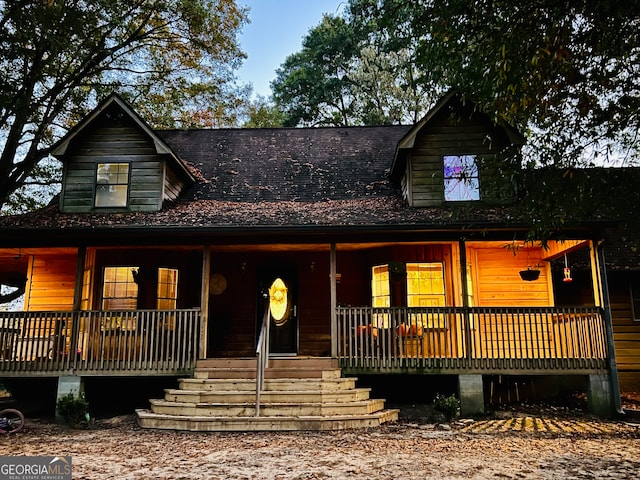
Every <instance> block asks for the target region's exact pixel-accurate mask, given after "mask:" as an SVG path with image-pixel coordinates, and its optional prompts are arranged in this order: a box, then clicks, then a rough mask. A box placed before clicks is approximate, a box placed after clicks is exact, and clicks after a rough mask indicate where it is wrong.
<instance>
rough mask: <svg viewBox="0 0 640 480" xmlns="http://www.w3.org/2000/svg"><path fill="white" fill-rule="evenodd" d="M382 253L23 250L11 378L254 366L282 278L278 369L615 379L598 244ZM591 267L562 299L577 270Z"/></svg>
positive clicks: (9, 350) (5, 325)
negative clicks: (304, 366)
mask: <svg viewBox="0 0 640 480" xmlns="http://www.w3.org/2000/svg"><path fill="white" fill-rule="evenodd" d="M377 240H378V241H376V242H373V241H369V242H363V241H358V242H342V243H310V242H309V243H295V244H287V243H276V242H274V243H269V244H246V245H243V244H238V245H229V244H223V245H204V246H184V245H182V246H176V247H172V246H156V247H151V248H148V249H145V248H143V247H140V246H135V247H109V248H107V247H104V248H86V249H77V250H75V249H69V248H66V249H61V250H59V251H58V250H56V249H47V250H46V251H43V252H39V251H38V249H36V248H33V249H29V250H24V251H23V253H24V252H26V253H27V254H28V256H29V262H28V271H27V273H28V274H29V275H28V276H29V282H28V288H27V300H26V301H25V311H16V312H1V313H0V327H1V328H0V346H2V349H1V351H0V374H1V375H3V376H9V377H10V376H15V377H29V376H58V377H65V376H79V377H83V376H131V375H144V376H159V375H164V376H176V375H179V376H183V375H184V376H191V375H193V374H194V372H195V370H196V368H197V364H198V361H202V360H204V359H207V358H246V357H254V358H255V355H256V346H257V343H258V337H259V335H260V326H261V324H262V317H263V315H262V313H263V312H264V310H265V307H268V306H269V304H270V302H272V299H270V298H269V291H270V289H271V288H272V287H273V285H274V282H275V280H277V279H280V280H282V281H283V282H282V284H283V285H284V287H285V288H284V290H282V291H283V292H286V294H285V296H286V302H287V305H286V306H285V311H286V312H287V313H286V315H287V316H286V321H285V322H283V321H282V318H284V317H282V318H280V319H275V318H273V315H272V316H271V317H272V318H271V321H272V323H271V326H272V329H271V337H270V348H269V350H270V352H271V358H274V357H294V358H295V357H300V358H308V357H330V358H334V359H337V361H338V364H339V366H340V368H341V369H342V372H343V374H346V375H352V374H353V375H357V374H427V375H428V374H439V375H442V374H450V375H458V376H460V377H461V378H463V377H464V378H467V377H478V376H479V377H480V378H482V376H486V375H587V376H593V377H594V378H595V377H599V376H605V377H606V378H607V379H609V380H610V379H611V375H615V368H614V367H615V362H614V358H613V353H612V352H613V348H612V345H611V338H610V325H609V324H608V322H609V320H608V318H607V315H608V313H607V305H606V298H605V295H604V292H605V289H603V282H602V275H601V272H602V267H601V260H600V259H599V257H598V249H597V247H596V245H594V244H593V243H592V242H590V241H586V240H570V241H566V242H551V243H550V244H549V245H548V246H545V247H542V246H541V245H526V244H520V245H517V246H516V248H515V249H509V248H506V247H505V246H506V245H508V244H509V242H506V241H504V240H492V241H486V240H475V241H461V240H455V241H451V240H449V239H442V240H436V239H434V240H431V241H417V240H416V239H415V238H412V239H409V240H405V241H397V240H394V241H391V240H389V239H388V238H387V239H384V238H380V239H377ZM585 259H586V267H585V264H584V260H585ZM567 262H568V263H567ZM579 262H583V264H582V269H581V270H580V272H579V273H578V272H577V271H575V270H574V277H576V278H575V283H571V285H573V286H574V287H575V286H578V287H579V288H573V290H572V292H571V293H567V292H564V291H563V288H564V287H566V286H567V285H569V283H567V282H565V281H564V279H565V278H566V277H565V274H566V272H564V271H563V270H564V269H563V265H567V264H569V265H573V264H574V263H575V264H578V263H579ZM554 263H555V264H556V265H555V266H554ZM558 265H559V268H558ZM531 266H535V267H536V269H537V270H539V272H538V277H537V279H536V280H523V279H522V278H521V277H520V274H519V272H520V271H522V270H530V269H531V268H530V267H531ZM134 273H135V275H134ZM52 283H58V284H59V288H58V290H57V291H56V293H55V296H54V295H51V293H47V292H50V290H48V289H47V286H48V285H51V284H52ZM578 284H579V285H578ZM132 289H134V290H132ZM132 292H134V293H132ZM576 292H578V293H576ZM54 297H55V299H57V301H60V298H63V299H65V302H66V305H67V309H66V310H65V309H64V308H59V309H55V308H51V307H53V306H54V303H53V298H54ZM576 299H579V301H578V302H575V300H576ZM156 303H157V305H156V306H157V307H158V308H157V309H153V308H139V307H140V306H141V305H145V306H151V305H153V304H156ZM45 304H46V305H47V306H49V307H50V308H48V309H39V308H37V307H38V306H42V305H45ZM163 305H164V306H168V307H169V308H164V309H162V308H160V307H161V306H163ZM61 306H62V305H61ZM118 306H119V308H116V307H118ZM136 307H137V308H136ZM172 307H173V308H172ZM285 328H286V329H287V330H286V332H285V330H284V329H285ZM267 365H268V364H267ZM612 367H613V368H612ZM267 368H268V367H267ZM609 380H608V381H609ZM610 383H611V384H613V381H611V382H610ZM461 392H462V388H461ZM613 396H615V392H614V394H613Z"/></svg>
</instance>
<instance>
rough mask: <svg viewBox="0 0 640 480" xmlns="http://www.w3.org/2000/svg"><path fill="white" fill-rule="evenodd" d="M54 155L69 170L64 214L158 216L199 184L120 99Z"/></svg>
mask: <svg viewBox="0 0 640 480" xmlns="http://www.w3.org/2000/svg"><path fill="white" fill-rule="evenodd" d="M52 154H53V155H54V156H55V157H57V158H58V159H59V160H60V161H62V163H63V167H64V169H63V177H62V192H61V194H60V210H61V211H62V212H74V213H75V212H104V213H109V212H156V211H159V210H160V209H161V208H162V205H163V204H164V202H167V201H173V200H175V199H176V198H177V197H178V196H179V195H180V193H181V192H182V191H183V190H184V189H185V188H186V187H188V186H190V185H191V184H192V183H193V182H194V178H193V176H192V175H191V173H190V172H189V170H188V169H187V168H186V166H185V165H184V163H183V162H182V161H181V160H180V159H178V157H177V156H176V155H175V154H174V153H173V152H172V150H171V148H170V147H169V146H168V145H167V144H166V143H165V142H164V141H162V139H160V138H159V137H158V136H157V135H156V134H155V133H154V132H153V130H152V129H151V127H149V125H148V124H147V123H146V122H144V120H142V119H141V118H140V117H139V116H138V115H137V114H136V113H135V112H134V111H133V109H132V108H131V107H129V105H127V103H126V102H125V101H124V100H122V98H120V97H119V96H118V95H115V94H113V95H111V96H109V97H108V98H107V99H106V100H105V101H104V102H102V103H101V104H100V105H99V106H98V107H97V108H96V109H95V110H94V111H93V112H91V113H90V114H89V115H87V117H86V118H85V119H84V120H83V121H82V122H80V123H79V124H78V125H77V126H76V127H75V128H74V129H72V130H71V131H70V132H69V133H68V134H67V135H66V136H65V137H64V138H63V139H62V140H61V141H60V142H59V143H58V144H57V145H56V146H55V147H54V149H53V150H52Z"/></svg>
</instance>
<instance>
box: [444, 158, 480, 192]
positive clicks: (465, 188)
mask: <svg viewBox="0 0 640 480" xmlns="http://www.w3.org/2000/svg"><path fill="white" fill-rule="evenodd" d="M442 160H443V167H444V199H445V201H448V202H461V201H470V200H480V181H479V177H478V164H477V159H476V156H475V155H445V156H444V157H442Z"/></svg>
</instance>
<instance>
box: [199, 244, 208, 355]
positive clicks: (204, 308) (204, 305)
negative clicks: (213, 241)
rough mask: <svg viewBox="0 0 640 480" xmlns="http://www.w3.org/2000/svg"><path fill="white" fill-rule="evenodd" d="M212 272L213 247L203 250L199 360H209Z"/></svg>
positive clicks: (205, 247) (206, 247)
mask: <svg viewBox="0 0 640 480" xmlns="http://www.w3.org/2000/svg"><path fill="white" fill-rule="evenodd" d="M210 270H211V247H210V246H209V245H205V246H204V248H203V249H202V291H201V292H200V295H201V296H200V343H199V346H198V358H199V359H205V358H207V332H208V323H209V272H210Z"/></svg>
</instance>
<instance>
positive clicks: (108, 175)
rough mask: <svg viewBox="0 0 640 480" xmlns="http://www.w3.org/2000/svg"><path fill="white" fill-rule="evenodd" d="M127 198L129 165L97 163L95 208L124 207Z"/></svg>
mask: <svg viewBox="0 0 640 480" xmlns="http://www.w3.org/2000/svg"><path fill="white" fill-rule="evenodd" d="M128 196H129V164H128V163H99V164H98V166H97V168H96V194H95V201H94V205H95V206H96V207H126V206H127V200H128Z"/></svg>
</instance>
